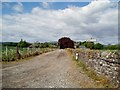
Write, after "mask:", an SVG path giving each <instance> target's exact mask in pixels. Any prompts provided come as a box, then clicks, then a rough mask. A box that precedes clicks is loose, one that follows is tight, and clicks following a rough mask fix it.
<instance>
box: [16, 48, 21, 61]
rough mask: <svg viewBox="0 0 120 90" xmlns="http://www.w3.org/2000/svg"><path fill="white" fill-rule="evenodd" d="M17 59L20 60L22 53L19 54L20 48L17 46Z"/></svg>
mask: <svg viewBox="0 0 120 90" xmlns="http://www.w3.org/2000/svg"><path fill="white" fill-rule="evenodd" d="M16 57H17V59H20V53H19V48H18V46H17V48H16Z"/></svg>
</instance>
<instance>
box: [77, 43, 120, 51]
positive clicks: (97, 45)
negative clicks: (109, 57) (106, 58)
mask: <svg viewBox="0 0 120 90" xmlns="http://www.w3.org/2000/svg"><path fill="white" fill-rule="evenodd" d="M78 43H79V44H78V45H77V48H78V47H79V46H85V47H86V48H90V49H96V50H104V49H105V50H107V49H108V50H117V49H119V44H116V45H111V44H108V45H103V44H101V43H94V42H86V41H84V42H78Z"/></svg>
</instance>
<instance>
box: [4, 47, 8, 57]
mask: <svg viewBox="0 0 120 90" xmlns="http://www.w3.org/2000/svg"><path fill="white" fill-rule="evenodd" d="M5 49H6V53H5V54H6V57H7V55H8V53H7V52H8V48H7V46H6V48H5Z"/></svg>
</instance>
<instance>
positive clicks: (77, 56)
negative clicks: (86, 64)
mask: <svg viewBox="0 0 120 90" xmlns="http://www.w3.org/2000/svg"><path fill="white" fill-rule="evenodd" d="M78 58H79V54H78V52H76V60H78Z"/></svg>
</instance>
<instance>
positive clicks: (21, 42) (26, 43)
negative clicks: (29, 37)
mask: <svg viewBox="0 0 120 90" xmlns="http://www.w3.org/2000/svg"><path fill="white" fill-rule="evenodd" d="M29 45H30V44H29V43H28V42H26V41H25V40H24V41H23V39H21V41H20V42H19V43H18V46H19V47H22V48H23V47H28V46H29Z"/></svg>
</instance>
